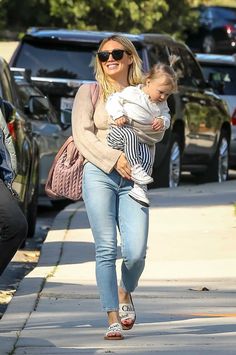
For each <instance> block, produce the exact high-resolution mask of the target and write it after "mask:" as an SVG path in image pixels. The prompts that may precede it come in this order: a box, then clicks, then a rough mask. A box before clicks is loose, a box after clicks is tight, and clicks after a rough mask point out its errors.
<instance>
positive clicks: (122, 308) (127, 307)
mask: <svg viewBox="0 0 236 355" xmlns="http://www.w3.org/2000/svg"><path fill="white" fill-rule="evenodd" d="M130 302H131V303H120V304H119V317H120V322H121V326H122V329H123V330H130V329H131V328H133V325H134V323H135V320H136V313H135V308H134V304H133V300H132V297H131V295H130Z"/></svg>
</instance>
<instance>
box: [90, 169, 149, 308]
mask: <svg viewBox="0 0 236 355" xmlns="http://www.w3.org/2000/svg"><path fill="white" fill-rule="evenodd" d="M132 187H133V183H132V182H131V181H129V180H126V179H123V178H122V177H121V175H119V174H118V172H117V171H116V170H113V171H112V172H111V173H110V174H106V173H105V172H104V171H102V170H100V169H99V168H97V167H96V166H94V165H93V164H91V163H89V162H88V163H86V164H85V166H84V175H83V200H84V203H85V206H86V210H87V214H88V219H89V222H90V226H91V229H92V234H93V237H94V241H95V254H96V279H97V285H98V289H99V293H100V299H101V303H102V308H103V309H104V310H105V311H117V310H118V309H119V300H118V282H117V274H116V259H117V227H118V229H119V233H120V238H121V256H122V259H123V261H122V266H121V280H120V286H121V287H122V288H123V289H124V290H125V291H127V292H133V291H134V289H135V288H136V286H137V285H138V280H139V278H140V276H141V274H142V271H143V269H144V265H145V257H146V249H147V237H148V225H149V210H148V208H147V207H143V206H142V205H140V204H139V203H138V202H136V201H134V200H133V199H132V198H131V197H130V196H129V195H128V193H129V191H130V190H131V189H132Z"/></svg>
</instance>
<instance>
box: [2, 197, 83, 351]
mask: <svg viewBox="0 0 236 355" xmlns="http://www.w3.org/2000/svg"><path fill="white" fill-rule="evenodd" d="M82 203H83V202H81V201H79V202H77V203H73V204H71V205H68V206H67V207H66V208H65V209H64V210H62V211H60V212H59V213H58V214H57V215H56V217H55V219H54V221H53V224H52V227H51V229H50V231H49V232H48V234H47V236H46V239H45V241H44V243H43V245H42V248H41V252H40V258H39V262H38V264H37V266H36V267H35V268H34V269H33V270H32V271H31V272H30V273H29V274H28V275H26V276H25V277H24V279H23V280H22V281H21V282H20V284H19V286H18V288H17V291H16V293H15V295H14V296H13V298H12V300H11V302H10V304H9V305H8V307H7V310H6V312H5V313H4V315H3V317H2V319H1V321H0V334H2V335H3V334H4V333H6V332H7V333H11V336H10V337H2V340H1V339H0V349H1V355H8V354H13V353H14V348H15V346H16V343H17V341H18V338H19V337H20V333H21V331H22V330H23V329H24V327H25V325H26V323H27V321H28V319H29V317H30V315H31V313H32V312H33V311H34V310H35V308H36V307H37V303H38V300H39V298H40V293H41V291H42V289H43V287H44V284H45V282H46V280H47V278H48V277H49V276H51V275H53V274H54V272H55V269H56V267H57V265H58V263H59V262H60V259H61V255H62V250H63V242H64V240H65V237H66V234H67V232H68V228H69V226H70V223H71V219H72V217H73V215H74V214H75V213H76V211H77V210H78V209H79V208H80V207H81V205H82ZM50 243H51V245H52V247H50ZM12 319H14V322H12ZM10 324H11V326H10ZM12 324H14V327H12Z"/></svg>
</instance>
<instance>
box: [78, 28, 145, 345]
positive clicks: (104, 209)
mask: <svg viewBox="0 0 236 355" xmlns="http://www.w3.org/2000/svg"><path fill="white" fill-rule="evenodd" d="M95 74H96V79H97V82H98V84H99V98H98V100H97V103H96V105H95V109H94V107H93V105H92V101H91V97H90V87H89V85H83V86H81V88H80V89H79V90H78V93H77V95H76V98H75V101H74V106H73V111H72V132H73V137H74V141H75V144H76V145H77V147H78V148H79V150H80V152H81V153H82V155H83V156H84V157H85V166H84V176H83V199H84V202H85V206H86V210H87V214H88V218H89V222H90V225H91V229H92V233H93V237H94V240H95V250H96V278H97V285H98V288H99V292H100V298H101V303H102V306H103V309H104V310H105V311H106V312H107V315H108V324H109V327H108V330H107V332H106V334H105V339H107V340H120V339H123V335H122V328H123V329H131V328H132V326H133V324H134V322H135V318H136V314H135V310H134V306H133V302H132V297H131V292H133V291H134V290H135V288H136V286H137V284H138V280H139V278H140V276H141V274H142V271H143V269H144V263H145V256H146V247H147V236H148V221H149V213H148V208H147V207H143V206H141V205H140V204H139V203H138V202H136V201H134V200H133V199H131V198H130V197H129V195H128V193H129V191H130V190H131V189H132V186H133V182H132V181H131V168H130V165H129V164H128V161H127V159H126V157H125V155H124V153H123V152H122V151H120V150H115V149H113V148H111V147H109V146H108V144H107V140H106V136H107V132H108V126H109V116H108V113H107V112H106V110H105V103H106V99H107V97H108V96H109V95H110V94H112V93H114V92H118V91H121V90H122V89H124V88H125V87H127V86H129V85H137V84H139V83H140V82H141V80H142V73H141V60H140V58H139V56H138V54H137V52H136V50H135V47H134V46H133V44H132V42H130V41H129V40H128V39H127V38H125V37H123V36H119V35H114V36H111V37H109V38H106V39H104V40H103V41H102V43H101V45H100V46H99V49H98V53H97V55H96V63H95ZM116 227H118V229H119V232H120V236H121V252H122V258H123V262H122V269H121V274H122V277H121V281H120V285H119V287H118V285H117V276H116V258H117V232H116Z"/></svg>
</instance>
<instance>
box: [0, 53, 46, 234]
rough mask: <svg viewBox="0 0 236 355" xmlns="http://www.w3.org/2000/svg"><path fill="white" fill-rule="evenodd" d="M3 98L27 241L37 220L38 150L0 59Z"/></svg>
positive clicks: (15, 185)
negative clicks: (14, 155) (14, 150)
mask: <svg viewBox="0 0 236 355" xmlns="http://www.w3.org/2000/svg"><path fill="white" fill-rule="evenodd" d="M0 96H1V97H2V99H3V103H4V107H3V111H4V114H5V115H4V116H5V118H6V121H7V124H8V129H9V131H10V134H11V136H12V138H13V142H14V144H15V149H16V157H17V168H18V174H17V176H16V178H15V180H14V183H13V188H14V189H15V190H16V192H17V194H18V196H19V202H20V205H21V207H22V209H23V211H24V213H25V215H26V217H27V220H28V224H29V228H28V237H33V235H34V231H35V224H36V216H37V200H38V174H39V150H38V144H37V141H36V139H35V137H34V136H33V134H32V127H31V123H30V120H29V118H28V117H27V116H26V115H25V113H24V109H23V107H22V106H21V104H20V100H19V96H18V95H17V89H16V86H15V82H14V80H13V78H12V76H11V72H10V69H9V67H8V64H7V63H6V61H5V60H4V59H3V58H0Z"/></svg>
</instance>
